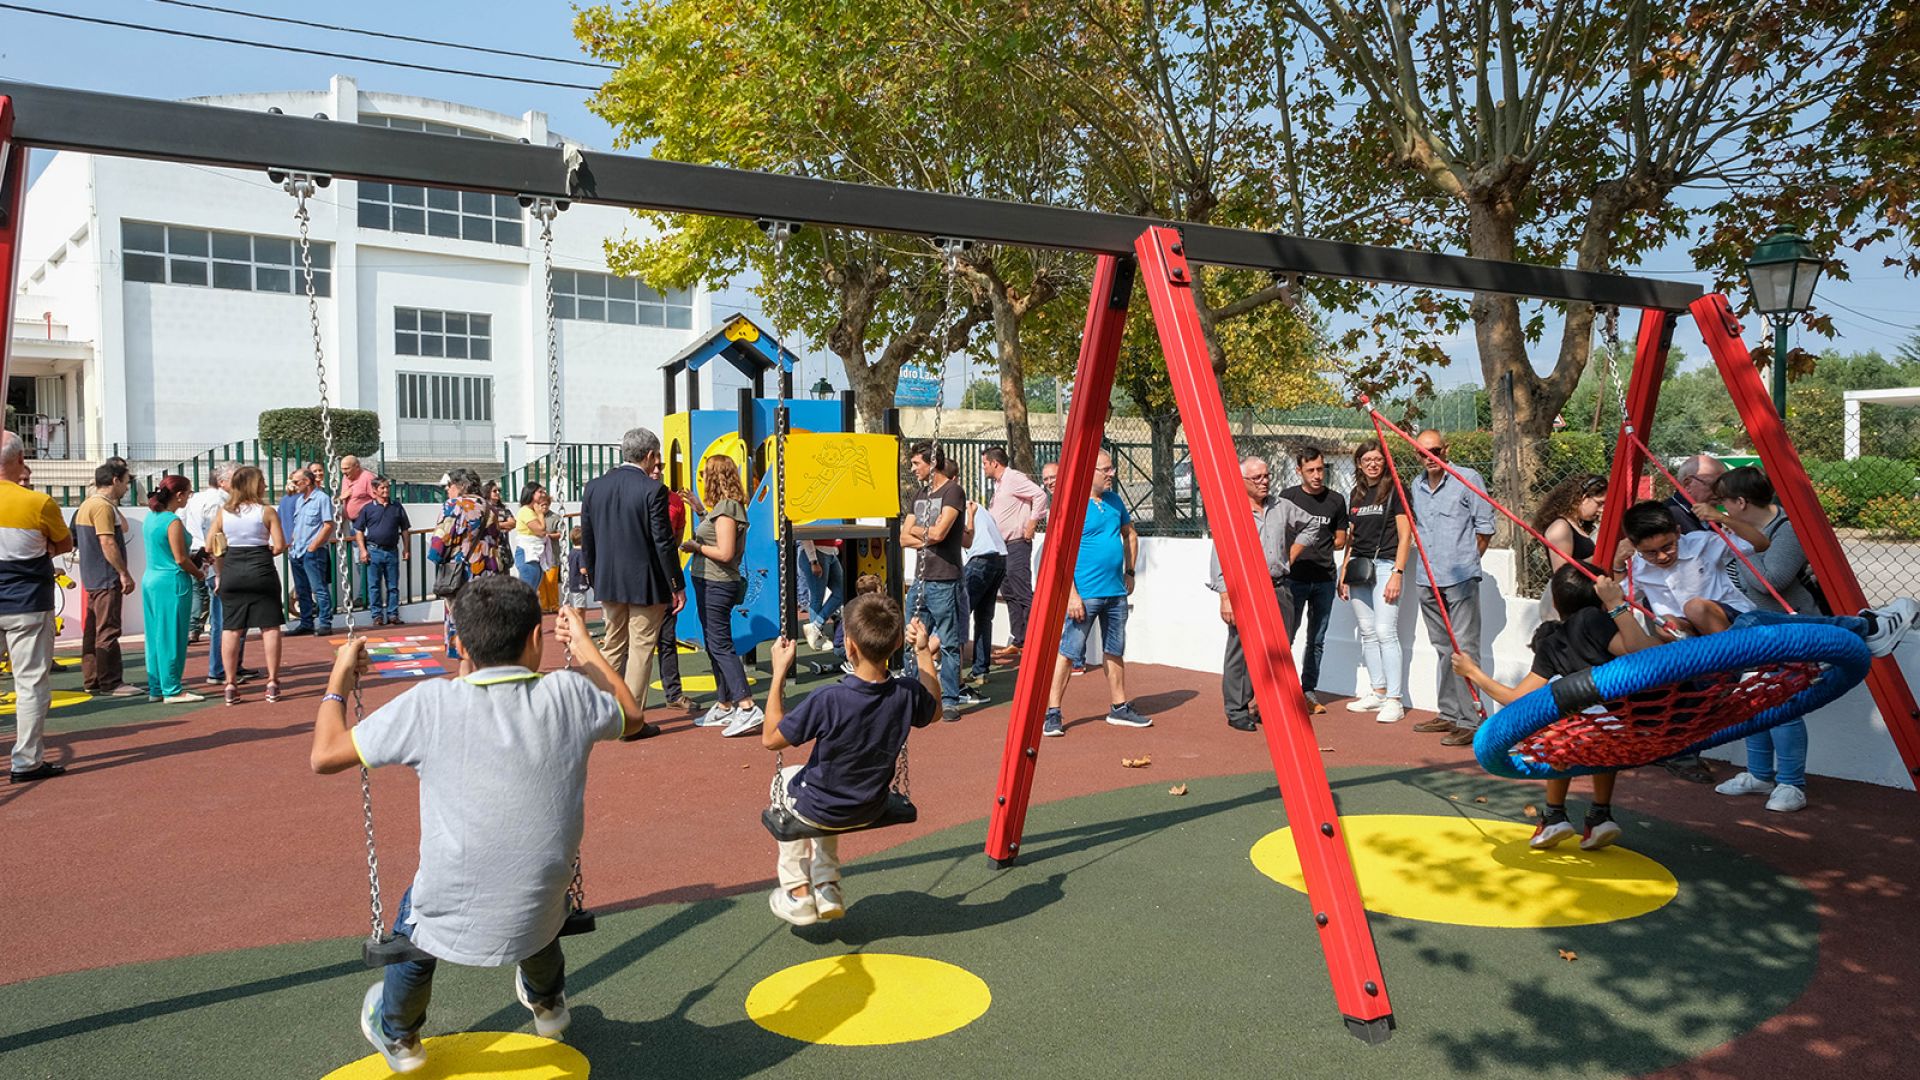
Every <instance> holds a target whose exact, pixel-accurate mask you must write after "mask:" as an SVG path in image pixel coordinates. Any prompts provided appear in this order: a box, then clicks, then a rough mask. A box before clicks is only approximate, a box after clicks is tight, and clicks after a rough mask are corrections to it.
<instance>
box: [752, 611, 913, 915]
mask: <svg viewBox="0 0 1920 1080" xmlns="http://www.w3.org/2000/svg"><path fill="white" fill-rule="evenodd" d="M843 615H844V619H845V625H846V629H847V657H848V659H850V660H851V661H852V662H853V665H854V673H853V674H852V675H849V676H847V677H846V678H844V679H841V680H840V681H839V682H837V683H833V684H832V685H829V686H823V687H821V688H820V689H818V690H815V691H814V692H813V693H811V694H808V695H807V699H806V700H805V701H803V702H801V703H800V704H799V706H798V707H797V708H795V709H794V710H793V712H791V713H788V712H786V709H785V705H784V703H783V702H782V701H781V698H780V694H781V691H782V689H784V688H785V686H786V681H787V673H788V672H790V671H791V670H793V656H794V652H795V651H796V647H795V645H794V643H793V640H792V639H790V638H784V637H783V638H781V639H780V640H779V641H778V642H775V643H774V646H773V688H772V690H771V691H770V692H769V693H768V695H767V724H766V727H765V728H763V729H762V730H761V733H760V744H761V745H762V746H765V747H766V748H767V749H769V750H784V749H786V748H787V747H790V746H800V745H802V744H804V743H809V742H810V743H812V744H813V753H812V755H811V756H809V757H808V758H807V763H806V764H805V765H792V766H788V767H787V768H785V769H783V770H781V773H780V779H781V782H782V783H784V784H785V785H786V788H787V794H788V795H789V796H790V797H791V798H792V800H793V811H794V813H795V814H797V815H799V817H800V819H801V820H802V821H805V822H806V823H807V824H809V825H813V826H815V827H816V828H822V829H854V828H858V827H860V826H862V825H865V824H866V823H868V822H870V821H872V820H873V819H874V818H875V817H877V816H879V814H880V812H881V810H882V809H884V808H885V807H886V804H887V789H888V787H889V786H890V785H891V784H892V782H893V770H894V762H895V761H896V760H898V759H899V757H900V749H901V747H903V746H905V745H906V742H907V732H908V731H909V729H911V728H917V727H926V726H927V725H928V724H931V723H933V722H934V721H935V720H938V719H939V718H940V676H939V656H940V639H939V638H937V637H935V636H933V635H931V634H929V633H927V628H926V625H925V624H924V623H921V622H919V621H918V620H915V621H914V624H913V626H912V627H910V628H909V630H908V633H907V638H908V640H910V641H911V643H912V645H913V651H914V656H915V659H916V660H917V662H918V665H919V679H918V681H915V680H914V679H908V678H899V679H896V678H892V677H890V676H889V675H888V674H887V658H888V657H890V656H892V655H893V652H894V650H895V649H898V648H899V647H900V642H901V629H900V623H901V615H900V606H899V605H898V604H895V603H894V602H893V600H892V599H891V598H889V597H885V596H879V595H868V596H856V597H854V598H853V602H852V603H850V604H848V605H847V607H846V610H845V612H844V613H843ZM779 871H780V884H779V886H778V887H776V888H775V889H774V890H773V893H772V895H771V896H769V897H768V898H767V902H768V905H769V906H770V907H772V908H773V913H774V914H775V915H778V916H779V917H781V918H782V919H785V920H786V921H788V922H790V923H792V924H793V925H795V926H808V925H811V924H813V923H814V922H817V921H819V920H821V919H837V918H839V917H840V916H842V915H845V914H846V913H847V907H846V902H845V901H844V900H843V899H842V898H841V896H840V838H839V837H837V836H825V837H821V838H820V839H817V840H812V839H809V840H783V841H780V862H779Z"/></svg>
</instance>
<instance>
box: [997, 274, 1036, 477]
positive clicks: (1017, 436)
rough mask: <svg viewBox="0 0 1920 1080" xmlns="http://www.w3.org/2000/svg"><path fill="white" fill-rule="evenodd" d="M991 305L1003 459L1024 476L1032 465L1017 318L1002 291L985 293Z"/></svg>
mask: <svg viewBox="0 0 1920 1080" xmlns="http://www.w3.org/2000/svg"><path fill="white" fill-rule="evenodd" d="M989 295H990V296H991V298H992V302H993V345H994V351H995V352H996V353H998V354H999V359H1000V407H1001V408H1002V409H1003V410H1005V412H1006V414H1007V456H1008V457H1009V458H1011V459H1012V460H1013V467H1014V468H1016V469H1019V470H1020V471H1021V472H1023V473H1026V474H1027V475H1028V476H1033V475H1035V474H1036V472H1037V470H1036V469H1035V468H1034V465H1033V429H1032V426H1031V425H1030V424H1029V423H1028V421H1027V360H1026V352H1025V350H1024V349H1022V348H1021V346H1020V319H1019V317H1018V316H1017V315H1016V314H1015V313H1014V309H1013V304H1012V303H1011V302H1010V300H1009V298H1008V297H1007V294H1006V290H1005V289H1004V288H993V289H990V290H989Z"/></svg>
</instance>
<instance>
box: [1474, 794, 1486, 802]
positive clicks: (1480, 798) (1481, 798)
mask: <svg viewBox="0 0 1920 1080" xmlns="http://www.w3.org/2000/svg"><path fill="white" fill-rule="evenodd" d="M1473 801H1474V802H1479V803H1483V802H1486V801H1487V797H1486V796H1485V795H1475V796H1474V797H1473Z"/></svg>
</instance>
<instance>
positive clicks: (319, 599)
mask: <svg viewBox="0 0 1920 1080" xmlns="http://www.w3.org/2000/svg"><path fill="white" fill-rule="evenodd" d="M291 509H292V514H291V515H290V516H288V517H287V518H285V519H284V520H282V521H281V527H282V528H284V529H285V530H286V532H287V554H288V556H289V558H290V561H291V562H292V563H293V593H294V595H295V596H296V597H298V598H299V600H300V621H299V622H298V623H295V624H294V625H293V627H292V628H290V629H289V630H287V634H288V635H290V636H298V635H300V634H312V633H315V632H318V633H322V634H329V633H332V632H333V590H332V589H330V588H329V587H328V586H327V577H328V574H327V559H328V558H329V553H330V552H331V551H332V550H333V497H332V496H330V495H328V494H327V493H326V492H324V491H322V490H320V489H319V487H317V486H316V485H315V484H314V482H313V474H312V473H311V472H308V471H307V470H305V469H301V470H299V471H296V472H295V473H294V474H293V505H292V508H291Z"/></svg>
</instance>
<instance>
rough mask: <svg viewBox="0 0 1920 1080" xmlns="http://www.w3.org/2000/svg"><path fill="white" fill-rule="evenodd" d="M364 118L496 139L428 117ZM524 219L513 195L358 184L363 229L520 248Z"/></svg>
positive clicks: (412, 128) (372, 122) (385, 124)
mask: <svg viewBox="0 0 1920 1080" xmlns="http://www.w3.org/2000/svg"><path fill="white" fill-rule="evenodd" d="M360 122H361V123H363V124H368V125H370V126H373V127H386V128H394V129H396V130H399V131H424V132H427V133H429V134H432V135H459V136H464V137H466V138H470V139H495V138H496V137H495V136H493V135H489V134H487V133H485V132H481V131H470V130H468V129H466V128H457V127H454V126H452V125H450V124H434V123H429V122H427V121H425V120H409V119H407V118H406V117H401V116H367V117H362V118H361V120H360ZM496 141H502V142H504V141H505V140H496ZM524 220H525V218H524V217H523V216H522V213H521V209H520V201H519V200H518V199H516V198H514V197H513V196H511V195H488V194H485V193H483V192H478V191H449V190H447V189H445V188H427V187H415V186H413V185H410V184H375V183H371V182H366V181H362V182H361V184H360V227H361V228H363V229H383V230H385V231H388V232H401V233H413V234H415V235H419V236H441V237H446V238H448V239H454V240H477V241H480V242H481V243H486V244H507V245H509V246H512V247H520V246H521V245H522V244H523V243H524V240H525V236H526V232H525V227H524V225H523V222H524Z"/></svg>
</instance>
